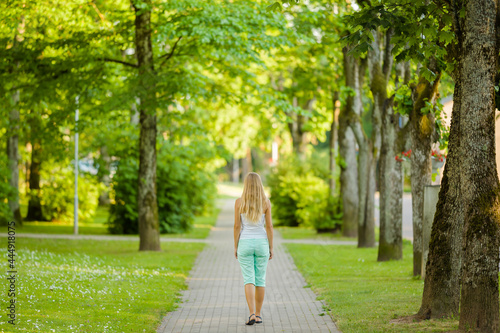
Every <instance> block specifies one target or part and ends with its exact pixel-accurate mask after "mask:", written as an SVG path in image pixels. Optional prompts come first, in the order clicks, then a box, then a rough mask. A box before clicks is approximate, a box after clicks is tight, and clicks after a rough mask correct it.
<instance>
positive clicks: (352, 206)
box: [338, 48, 362, 237]
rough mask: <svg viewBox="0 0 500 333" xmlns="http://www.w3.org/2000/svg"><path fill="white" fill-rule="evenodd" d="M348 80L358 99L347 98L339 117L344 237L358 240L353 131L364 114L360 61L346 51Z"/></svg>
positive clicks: (356, 183)
mask: <svg viewBox="0 0 500 333" xmlns="http://www.w3.org/2000/svg"><path fill="white" fill-rule="evenodd" d="M342 51H343V55H344V77H345V80H346V86H347V87H349V88H351V89H352V90H353V92H354V95H349V96H347V99H346V103H345V105H344V106H343V107H342V108H341V110H340V113H339V134H338V137H339V138H338V140H339V155H340V160H341V162H340V193H341V195H342V207H343V217H342V234H343V235H344V236H346V237H357V236H358V205H359V192H358V190H359V189H358V162H357V158H356V137H355V136H354V132H353V130H352V129H351V127H350V117H351V114H356V115H359V114H360V113H361V107H362V104H361V89H360V86H359V75H360V72H359V71H360V66H359V60H358V59H355V58H354V57H352V56H350V55H347V52H348V51H349V49H348V48H344V49H343V50H342Z"/></svg>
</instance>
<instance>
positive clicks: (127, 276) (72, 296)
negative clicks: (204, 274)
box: [0, 233, 204, 333]
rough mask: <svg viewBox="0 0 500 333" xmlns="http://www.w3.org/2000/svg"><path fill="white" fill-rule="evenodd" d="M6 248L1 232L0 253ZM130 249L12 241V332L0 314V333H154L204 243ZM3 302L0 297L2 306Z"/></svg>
mask: <svg viewBox="0 0 500 333" xmlns="http://www.w3.org/2000/svg"><path fill="white" fill-rule="evenodd" d="M6 243H7V239H6V236H5V233H2V238H1V240H0V246H1V248H3V249H6ZM138 246H139V245H138V242H137V241H92V240H60V239H50V240H49V239H26V238H17V239H16V262H15V264H16V269H17V278H18V279H17V282H16V288H17V293H18V294H17V302H16V305H17V306H16V314H17V319H16V328H15V329H12V326H10V324H7V323H6V317H5V315H2V317H1V318H0V331H2V332H14V331H15V332H89V333H95V332H156V328H157V327H158V326H159V324H160V323H161V319H162V318H163V317H164V315H165V314H166V313H167V312H169V311H173V310H174V309H175V308H176V307H177V306H178V299H177V297H176V296H179V295H180V293H179V291H180V290H181V289H185V288H186V284H185V278H186V276H187V275H188V274H189V271H190V269H191V267H192V265H193V263H194V261H195V258H196V256H197V255H198V253H199V252H200V251H201V250H202V249H203V247H204V244H203V243H177V242H176V243H174V242H171V243H162V244H161V246H162V251H161V252H139V251H138ZM4 251H5V250H4ZM5 256H6V252H5ZM3 270H4V271H7V270H8V267H7V261H5V262H4V267H3ZM2 288H3V289H4V290H6V289H7V281H6V280H5V279H4V282H3V287H2ZM7 301H8V300H7V299H6V297H3V298H2V302H1V306H2V308H3V309H5V308H6V306H7Z"/></svg>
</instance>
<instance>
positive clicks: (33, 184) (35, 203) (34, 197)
mask: <svg viewBox="0 0 500 333" xmlns="http://www.w3.org/2000/svg"><path fill="white" fill-rule="evenodd" d="M29 122H30V142H31V163H30V178H29V201H28V213H27V215H26V220H27V221H46V219H45V217H44V216H43V212H42V204H41V200H40V168H41V165H42V156H43V154H42V140H41V128H42V126H41V118H40V116H39V115H38V114H37V113H36V112H31V114H30V120H29Z"/></svg>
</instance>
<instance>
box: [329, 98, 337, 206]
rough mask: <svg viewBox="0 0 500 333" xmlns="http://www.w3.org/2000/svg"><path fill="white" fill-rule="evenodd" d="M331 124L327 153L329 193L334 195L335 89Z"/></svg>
mask: <svg viewBox="0 0 500 333" xmlns="http://www.w3.org/2000/svg"><path fill="white" fill-rule="evenodd" d="M332 94H333V95H332V103H333V105H332V114H333V118H332V124H331V125H330V141H329V142H328V148H329V155H330V195H331V196H332V197H333V196H335V183H336V180H335V165H336V162H335V142H337V121H336V119H335V115H336V108H337V107H336V104H337V101H338V100H339V92H338V91H335V92H333V93H332Z"/></svg>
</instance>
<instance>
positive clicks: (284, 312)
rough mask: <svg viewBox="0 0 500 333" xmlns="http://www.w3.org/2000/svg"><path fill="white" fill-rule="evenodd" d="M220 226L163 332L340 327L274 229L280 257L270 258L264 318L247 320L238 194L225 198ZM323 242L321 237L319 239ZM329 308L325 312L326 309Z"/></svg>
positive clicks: (327, 329)
mask: <svg viewBox="0 0 500 333" xmlns="http://www.w3.org/2000/svg"><path fill="white" fill-rule="evenodd" d="M221 208H222V211H221V212H220V214H219V217H218V220H217V223H216V226H215V227H214V228H213V229H212V231H211V232H210V235H209V236H208V238H207V242H208V244H207V246H206V247H205V249H204V250H203V251H202V252H201V253H200V255H199V256H198V258H197V259H196V262H195V264H194V266H193V269H192V270H191V272H190V275H189V278H188V281H187V283H188V285H189V288H188V290H184V291H182V301H181V303H180V304H179V307H178V308H177V310H176V311H174V312H170V313H168V314H167V315H166V317H165V318H163V321H162V323H161V325H160V327H159V328H158V332H159V333H164V332H165V333H166V332H168V333H170V332H172V333H178V332H204V333H205V332H207V333H212V332H213V333H225V332H231V333H233V332H251V331H254V330H257V331H262V332H266V333H267V332H340V331H339V330H338V329H337V327H336V326H335V324H334V322H333V321H332V319H331V318H330V316H329V315H328V313H325V312H324V311H323V303H322V301H319V300H316V295H315V294H314V292H313V291H312V290H311V289H310V288H304V286H305V285H306V282H305V281H304V278H303V277H302V275H301V274H300V273H299V272H298V271H297V267H296V266H295V264H294V263H293V259H292V258H291V256H290V255H289V253H288V252H286V251H285V249H284V247H283V245H282V243H283V242H282V239H281V236H280V235H279V233H278V232H276V231H275V232H274V258H273V259H271V260H270V261H269V263H268V268H267V274H266V295H265V299H264V306H263V308H262V320H263V323H262V324H254V325H253V326H247V325H245V324H244V323H245V320H246V319H247V318H248V307H247V305H246V300H245V291H244V288H243V277H242V275H241V270H240V266H239V263H238V260H237V259H236V258H235V257H234V239H233V224H234V200H233V199H229V200H223V201H222V207H221ZM315 243H316V244H317V243H318V242H317V241H315ZM320 314H324V315H322V316H321V315H320Z"/></svg>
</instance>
